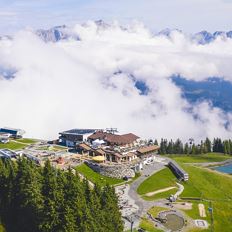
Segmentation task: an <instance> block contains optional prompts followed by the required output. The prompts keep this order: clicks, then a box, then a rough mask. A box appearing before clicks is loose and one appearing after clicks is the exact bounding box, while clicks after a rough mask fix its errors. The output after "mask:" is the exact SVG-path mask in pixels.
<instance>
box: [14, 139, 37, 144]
mask: <svg viewBox="0 0 232 232" xmlns="http://www.w3.org/2000/svg"><path fill="white" fill-rule="evenodd" d="M17 141H19V142H21V143H28V144H34V143H36V142H37V140H36V139H28V138H25V139H24V138H23V139H17V140H16V142H17Z"/></svg>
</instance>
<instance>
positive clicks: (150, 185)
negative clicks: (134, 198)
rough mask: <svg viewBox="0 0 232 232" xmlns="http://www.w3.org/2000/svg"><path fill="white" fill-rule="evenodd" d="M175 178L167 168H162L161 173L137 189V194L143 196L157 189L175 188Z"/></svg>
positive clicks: (148, 179)
mask: <svg viewBox="0 0 232 232" xmlns="http://www.w3.org/2000/svg"><path fill="white" fill-rule="evenodd" d="M175 180H176V177H175V176H174V175H173V173H172V172H171V171H170V169H169V168H164V169H162V170H161V171H159V172H157V173H155V174H153V175H152V176H150V177H149V178H147V179H146V180H145V181H144V182H143V183H142V184H141V185H140V186H139V187H138V189H137V193H138V194H140V195H144V194H146V193H149V192H153V191H156V190H159V189H163V188H168V187H172V186H176V183H175Z"/></svg>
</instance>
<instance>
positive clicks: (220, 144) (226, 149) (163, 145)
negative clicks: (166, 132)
mask: <svg viewBox="0 0 232 232" xmlns="http://www.w3.org/2000/svg"><path fill="white" fill-rule="evenodd" d="M154 144H156V145H159V146H160V148H159V153H160V154H192V155H197V154H205V153H209V152H218V153H224V154H228V155H232V140H230V139H229V140H222V139H220V138H214V139H213V141H211V140H210V139H209V138H206V139H205V140H204V141H203V140H202V141H201V142H200V143H199V144H196V143H194V140H193V139H189V142H186V143H183V142H182V141H181V140H180V139H177V140H176V141H173V140H169V141H168V140H167V139H161V142H160V144H158V142H157V140H155V141H154Z"/></svg>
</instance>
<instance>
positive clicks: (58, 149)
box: [37, 145, 68, 151]
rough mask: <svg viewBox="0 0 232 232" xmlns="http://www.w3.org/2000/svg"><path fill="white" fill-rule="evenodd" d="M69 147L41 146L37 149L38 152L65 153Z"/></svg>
mask: <svg viewBox="0 0 232 232" xmlns="http://www.w3.org/2000/svg"><path fill="white" fill-rule="evenodd" d="M67 149H68V148H67V147H63V146H59V145H52V146H51V145H44V146H40V147H37V150H41V151H64V150H67Z"/></svg>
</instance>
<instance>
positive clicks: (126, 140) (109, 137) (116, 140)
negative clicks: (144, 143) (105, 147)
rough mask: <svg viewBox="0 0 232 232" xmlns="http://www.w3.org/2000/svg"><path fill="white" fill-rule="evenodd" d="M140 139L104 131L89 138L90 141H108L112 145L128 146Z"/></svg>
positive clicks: (133, 135) (132, 135)
mask: <svg viewBox="0 0 232 232" xmlns="http://www.w3.org/2000/svg"><path fill="white" fill-rule="evenodd" d="M138 138H139V137H138V136H137V135H135V134H132V133H129V134H124V135H116V134H111V133H107V132H103V131H98V132H96V133H93V134H92V135H90V136H89V137H88V140H91V141H94V140H96V139H101V140H104V141H106V142H107V143H108V144H110V145H126V144H130V143H133V142H135V141H136V140H137V139H138Z"/></svg>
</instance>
